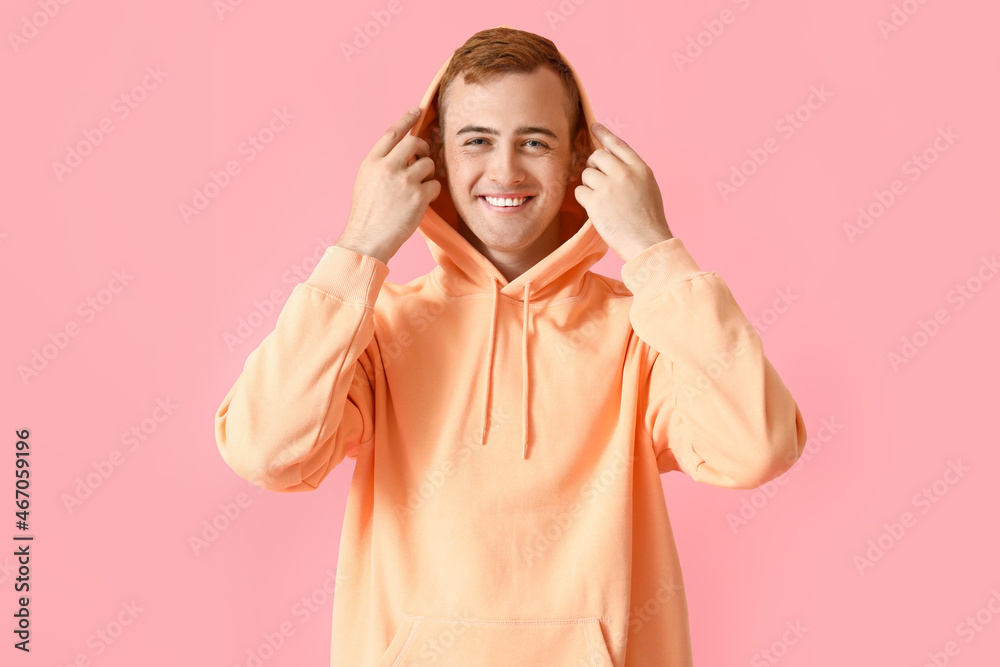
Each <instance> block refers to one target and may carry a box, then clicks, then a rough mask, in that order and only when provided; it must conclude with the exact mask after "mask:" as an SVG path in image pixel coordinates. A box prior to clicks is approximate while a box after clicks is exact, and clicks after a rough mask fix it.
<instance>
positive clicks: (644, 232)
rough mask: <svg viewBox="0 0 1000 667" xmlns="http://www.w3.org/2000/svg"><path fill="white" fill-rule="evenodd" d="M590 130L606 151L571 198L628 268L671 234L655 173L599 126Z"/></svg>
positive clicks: (594, 158)
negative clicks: (581, 207) (651, 247)
mask: <svg viewBox="0 0 1000 667" xmlns="http://www.w3.org/2000/svg"><path fill="white" fill-rule="evenodd" d="M592 127H593V130H594V134H596V135H597V138H598V139H599V140H600V142H601V144H603V145H604V146H605V148H598V149H597V150H596V151H594V152H593V153H591V154H590V157H589V158H588V159H587V168H586V169H584V170H583V174H582V175H581V180H582V181H583V185H578V186H576V188H575V189H574V191H573V194H574V195H575V196H576V200H577V201H578V202H580V205H581V206H583V207H584V208H585V209H587V214H588V215H589V216H590V219H591V221H592V222H593V224H594V227H595V228H596V229H597V231H598V233H599V234H600V235H601V238H603V239H604V240H605V242H606V243H607V244H608V247H610V248H611V249H612V250H614V251H615V252H616V253H617V254H618V256H619V257H621V258H622V260H624V261H626V262H627V261H629V260H630V259H632V258H633V257H635V256H636V255H638V254H639V253H640V252H642V251H643V250H645V249H646V248H648V247H649V246H651V245H653V244H655V243H659V242H660V241H665V240H667V239H670V238H673V234H671V232H670V228H669V227H668V226H667V218H666V215H665V214H664V212H663V199H662V198H661V197H660V188H659V187H658V186H657V185H656V179H655V178H654V177H653V171H652V170H651V169H650V168H649V167H648V166H647V165H646V163H645V162H643V161H642V159H641V158H640V157H639V155H638V154H636V152H635V151H634V150H632V147H631V146H629V145H628V144H627V143H625V142H624V141H622V140H621V139H619V138H618V137H617V136H615V135H614V134H613V133H612V132H611V130H609V129H608V128H606V127H604V126H603V125H601V124H600V123H594V124H593V126H592Z"/></svg>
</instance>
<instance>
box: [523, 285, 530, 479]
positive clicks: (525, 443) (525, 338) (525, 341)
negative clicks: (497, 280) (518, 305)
mask: <svg viewBox="0 0 1000 667" xmlns="http://www.w3.org/2000/svg"><path fill="white" fill-rule="evenodd" d="M529 287H531V281H528V282H526V283H524V317H523V318H522V321H523V324H522V325H521V326H522V329H521V387H522V389H521V392H522V397H521V412H522V414H523V418H522V419H523V421H522V426H521V459H522V460H523V459H526V458H528V299H529V296H528V295H529V294H530V292H529V291H528V288H529Z"/></svg>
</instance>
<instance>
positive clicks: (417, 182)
mask: <svg viewBox="0 0 1000 667" xmlns="http://www.w3.org/2000/svg"><path fill="white" fill-rule="evenodd" d="M419 117H420V116H419V114H414V113H409V112H407V113H405V114H403V117H402V118H400V119H399V120H398V121H396V123H395V124H394V125H393V126H392V127H390V128H389V129H388V130H386V131H385V132H384V133H383V134H382V136H381V137H379V139H378V141H376V142H375V146H374V147H373V148H372V150H371V151H370V152H369V153H368V155H367V156H366V157H365V159H364V160H363V161H362V162H361V167H360V168H359V169H358V176H357V178H356V179H355V181H354V194H353V200H352V202H351V213H350V216H349V217H348V219H347V225H346V226H345V228H344V232H343V234H341V235H340V238H339V239H338V240H337V243H336V245H339V246H341V247H345V248H348V249H350V250H354V251H355V252H359V253H361V254H363V255H371V256H372V257H375V258H376V259H379V260H381V261H382V262H383V263H386V264H388V262H389V258H390V257H392V256H393V255H395V254H396V251H397V250H399V248H400V246H402V245H403V243H405V242H406V239H408V238H410V236H411V235H412V234H413V232H414V231H416V229H417V227H418V226H419V225H420V220H421V218H423V217H424V211H426V210H427V206H428V204H430V203H431V202H432V201H434V200H435V199H437V197H438V195H439V194H441V183H439V182H438V181H436V180H434V179H433V178H431V179H430V180H425V179H427V178H428V177H430V176H433V175H434V161H433V160H432V159H431V158H430V146H429V145H428V144H427V142H426V141H424V140H423V139H421V138H419V137H415V136H412V135H409V134H407V132H408V131H409V130H410V128H411V127H413V123H415V122H416V120H417V118H419Z"/></svg>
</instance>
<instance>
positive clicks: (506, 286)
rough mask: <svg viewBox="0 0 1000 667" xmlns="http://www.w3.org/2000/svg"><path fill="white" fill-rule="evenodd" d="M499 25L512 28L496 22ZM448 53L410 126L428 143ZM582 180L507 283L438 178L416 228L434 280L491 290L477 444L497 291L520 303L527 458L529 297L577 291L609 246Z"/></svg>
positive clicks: (489, 377)
mask: <svg viewBox="0 0 1000 667" xmlns="http://www.w3.org/2000/svg"><path fill="white" fill-rule="evenodd" d="M500 27H504V28H507V27H510V26H507V25H501V26H500ZM560 55H562V57H563V60H564V61H565V62H566V63H567V65H569V68H570V70H571V71H572V73H573V77H574V78H575V80H576V85H577V87H578V88H579V90H580V104H581V106H582V108H583V115H584V120H585V123H586V126H587V132H588V134H589V137H590V143H591V147H592V148H593V149H596V148H598V147H601V143H600V142H599V141H598V140H597V137H596V136H595V135H594V133H593V131H592V130H591V129H590V127H591V124H592V123H594V122H595V121H596V120H597V119H596V118H595V117H594V111H593V109H592V108H591V106H590V100H589V98H588V97H587V92H586V90H585V89H584V87H583V82H582V81H581V80H580V76H579V74H578V73H577V71H576V69H575V68H574V67H573V65H572V64H571V63H570V62H569V60H568V59H567V58H566V57H565V55H564V54H562V53H561V52H560ZM452 57H454V54H452V55H450V56H449V57H448V58H447V59H446V60H445V62H444V64H442V65H441V68H440V69H439V70H438V72H437V74H436V75H435V76H434V78H433V79H432V80H431V83H430V85H429V86H428V87H427V92H426V93H425V94H424V98H423V100H422V101H421V103H420V119H419V120H418V121H417V123H416V124H415V125H414V126H413V127H412V128H411V129H410V132H409V133H410V134H413V135H416V136H419V137H421V138H423V139H424V140H426V141H427V142H428V143H429V142H430V128H431V127H432V126H434V125H436V124H437V121H438V114H437V93H438V87H439V84H440V81H441V78H442V77H443V76H444V73H445V70H447V68H448V64H449V63H450V62H451V59H452ZM579 184H580V181H579V179H577V180H574V181H571V182H570V183H569V185H568V186H567V188H566V195H565V197H564V198H563V204H562V207H561V209H560V240H561V241H562V244H561V245H560V246H559V247H558V248H556V249H555V250H553V251H552V252H551V253H549V254H548V256H546V257H545V258H543V259H542V260H541V261H539V262H538V263H536V264H535V265H534V266H533V267H532V268H530V269H529V270H528V271H526V272H524V273H522V274H521V275H520V276H518V277H517V278H515V279H514V280H512V281H510V282H508V281H507V279H506V278H505V277H504V276H503V274H502V273H500V271H499V269H497V268H496V266H494V265H493V263H492V262H491V261H490V260H489V259H487V258H486V257H485V256H484V255H483V254H482V253H480V252H479V251H478V250H477V249H476V248H474V247H473V246H472V244H470V243H469V242H468V241H467V240H466V239H465V238H464V237H463V236H462V235H461V233H460V232H459V231H458V219H457V213H456V211H455V208H454V205H453V203H452V201H451V197H450V196H449V194H448V189H447V187H444V185H445V184H444V183H442V188H441V194H440V195H439V196H438V197H437V199H435V200H434V201H433V202H431V203H430V204H429V205H428V207H427V210H426V212H425V213H424V216H423V218H422V219H421V221H420V225H419V227H418V228H417V229H418V230H419V232H420V234H421V235H422V236H423V237H424V240H426V242H427V247H428V248H429V249H430V252H431V255H432V256H433V257H434V261H435V262H436V263H437V265H438V266H437V268H435V270H434V272H433V273H435V274H437V275H436V277H437V278H439V280H438V284H439V285H447V286H448V291H449V293H451V294H452V295H454V296H467V295H473V294H489V295H490V296H491V298H492V314H491V317H490V318H489V320H488V321H484V322H483V327H484V332H483V335H484V336H488V337H489V345H488V352H487V359H486V372H485V375H484V377H483V387H484V391H483V397H484V398H483V406H482V419H483V430H482V434H481V438H480V444H482V445H485V444H486V443H487V440H488V435H489V422H488V418H489V409H490V400H491V394H492V387H493V356H494V354H493V353H494V349H493V348H494V342H495V337H496V325H497V308H498V303H499V297H500V295H501V294H502V295H504V296H507V297H509V298H511V299H514V300H520V301H522V302H523V316H522V333H521V370H522V374H521V379H522V383H521V387H522V392H523V399H522V424H523V425H522V447H521V458H522V459H527V456H528V442H529V440H530V437H531V431H530V422H531V420H530V416H531V402H530V395H531V379H530V374H529V368H530V364H529V361H530V355H531V349H530V345H531V343H532V342H534V339H533V338H532V337H531V336H530V331H531V325H530V310H529V308H528V306H529V304H530V303H531V302H532V301H536V302H537V301H549V300H553V299H558V298H564V297H566V296H573V295H576V294H578V293H579V292H580V291H581V289H582V286H583V281H584V280H585V279H586V278H585V276H586V273H587V271H588V270H589V269H590V267H591V266H592V265H593V264H594V263H595V262H597V261H598V260H600V259H601V257H603V256H604V254H605V253H606V252H607V250H608V245H607V243H606V242H605V241H604V239H603V238H601V236H600V234H598V232H597V230H596V229H595V228H594V226H593V224H592V223H591V221H590V218H589V217H588V215H587V211H586V209H584V208H583V206H582V205H581V204H580V203H579V202H577V201H576V197H575V196H574V194H573V191H574V188H575V187H576V186H577V185H579Z"/></svg>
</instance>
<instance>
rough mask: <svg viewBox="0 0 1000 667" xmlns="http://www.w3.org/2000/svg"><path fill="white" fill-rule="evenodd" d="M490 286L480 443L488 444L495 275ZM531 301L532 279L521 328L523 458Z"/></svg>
mask: <svg viewBox="0 0 1000 667" xmlns="http://www.w3.org/2000/svg"><path fill="white" fill-rule="evenodd" d="M490 287H491V291H492V296H493V312H492V314H491V316H490V343H489V352H488V353H487V356H486V379H485V386H484V388H483V396H484V402H483V430H482V434H481V436H480V442H479V444H481V445H485V444H486V433H487V432H488V431H489V408H490V398H491V392H492V388H493V354H494V347H495V343H496V324H497V303H498V299H499V293H500V287H499V282H498V281H497V279H496V278H495V277H494V276H490ZM530 301H531V281H528V282H526V283H525V284H524V314H523V317H522V329H521V392H522V397H521V412H522V428H521V459H522V460H524V459H527V458H528V386H529V381H528V304H529V303H530Z"/></svg>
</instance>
